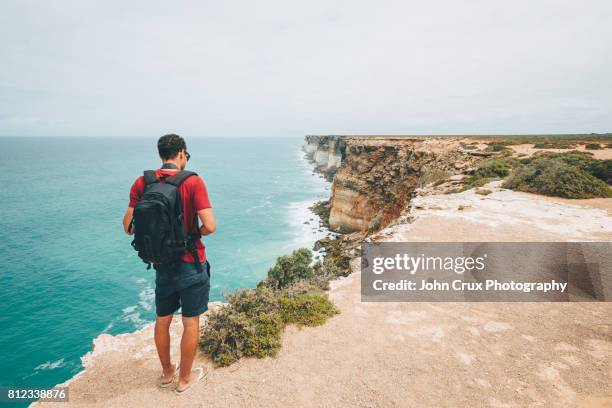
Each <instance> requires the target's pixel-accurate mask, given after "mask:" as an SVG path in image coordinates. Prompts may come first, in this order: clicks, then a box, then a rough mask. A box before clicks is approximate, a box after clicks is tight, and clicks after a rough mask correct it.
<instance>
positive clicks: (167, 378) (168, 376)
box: [159, 364, 178, 388]
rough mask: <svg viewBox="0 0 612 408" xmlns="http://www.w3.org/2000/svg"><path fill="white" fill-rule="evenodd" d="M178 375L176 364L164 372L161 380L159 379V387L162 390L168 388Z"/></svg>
mask: <svg viewBox="0 0 612 408" xmlns="http://www.w3.org/2000/svg"><path fill="white" fill-rule="evenodd" d="M177 373H178V367H177V365H176V364H171V365H170V367H168V369H167V370H166V369H164V370H163V371H162V375H161V378H160V379H159V386H160V387H162V388H165V387H168V386H169V385H171V384H172V383H173V382H174V378H175V377H176V374H177Z"/></svg>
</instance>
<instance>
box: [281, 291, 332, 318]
mask: <svg viewBox="0 0 612 408" xmlns="http://www.w3.org/2000/svg"><path fill="white" fill-rule="evenodd" d="M279 305H280V309H281V314H282V318H283V320H284V322H285V323H294V324H297V325H298V326H320V325H322V324H323V323H325V322H326V321H327V319H329V318H330V317H332V316H333V315H335V314H336V313H338V309H337V308H336V306H334V304H333V303H332V302H331V301H330V300H329V299H328V298H327V296H325V295H324V294H323V293H318V292H317V291H316V290H315V289H308V290H305V291H287V290H284V291H283V293H282V294H281V296H280V300H279Z"/></svg>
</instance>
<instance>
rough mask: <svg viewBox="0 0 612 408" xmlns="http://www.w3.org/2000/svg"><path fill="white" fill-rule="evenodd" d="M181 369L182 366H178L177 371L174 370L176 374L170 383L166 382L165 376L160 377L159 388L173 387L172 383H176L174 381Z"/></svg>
mask: <svg viewBox="0 0 612 408" xmlns="http://www.w3.org/2000/svg"><path fill="white" fill-rule="evenodd" d="M180 369H181V365H180V364H177V366H176V369H175V370H174V374H172V379H171V380H170V381H168V382H164V376H163V374H162V375H161V376H160V377H159V387H160V388H168V387H169V386H171V385H172V383H174V380H175V379H176V375H177V374H178V373H179V370H180Z"/></svg>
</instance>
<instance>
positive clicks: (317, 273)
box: [200, 248, 342, 366]
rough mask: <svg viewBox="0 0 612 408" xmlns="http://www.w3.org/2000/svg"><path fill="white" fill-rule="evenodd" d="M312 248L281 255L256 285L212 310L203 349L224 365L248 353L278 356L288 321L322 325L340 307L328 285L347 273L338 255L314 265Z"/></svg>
mask: <svg viewBox="0 0 612 408" xmlns="http://www.w3.org/2000/svg"><path fill="white" fill-rule="evenodd" d="M311 261H312V252H311V251H310V250H308V249H305V248H302V249H299V250H296V251H294V252H293V253H292V254H291V255H289V256H281V257H279V258H278V259H277V261H276V264H275V265H274V266H273V267H272V268H270V271H269V272H268V278H267V279H265V280H264V281H262V282H260V283H259V284H258V285H257V287H256V288H255V289H242V290H237V291H236V292H234V293H230V294H226V295H225V297H226V299H227V304H226V305H224V306H223V307H221V308H220V309H219V310H217V311H215V312H212V313H211V314H210V316H209V317H208V321H207V322H206V324H205V325H204V327H203V328H202V331H201V335H200V348H201V349H202V351H204V352H205V353H206V354H208V355H209V356H210V357H211V359H212V360H213V362H214V363H215V364H217V365H219V366H227V365H230V364H232V363H234V362H235V361H237V360H238V359H240V358H242V357H258V358H261V357H267V356H270V357H273V356H275V355H276V354H277V353H278V350H279V349H280V347H281V335H282V331H283V328H284V327H285V325H287V324H297V325H299V326H318V325H321V324H323V323H325V321H326V320H327V319H329V318H330V317H332V316H333V315H334V314H336V313H339V311H338V309H337V308H336V307H335V306H334V304H333V303H332V302H331V301H330V300H329V299H328V297H327V294H326V293H325V292H324V291H323V288H325V287H327V282H328V281H329V279H331V278H332V277H335V276H339V275H340V274H341V273H342V271H341V270H340V268H339V266H338V265H337V264H336V263H335V262H334V260H333V258H330V259H328V258H325V259H324V261H323V262H320V263H318V264H317V265H315V268H312V267H310V263H311Z"/></svg>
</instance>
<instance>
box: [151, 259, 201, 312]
mask: <svg viewBox="0 0 612 408" xmlns="http://www.w3.org/2000/svg"><path fill="white" fill-rule="evenodd" d="M155 270H156V277H155V312H156V313H157V315H158V316H168V315H170V314H173V313H175V312H176V311H177V310H178V309H179V308H182V311H181V313H182V314H183V316H185V317H193V316H199V315H200V314H202V313H204V312H205V311H206V310H208V295H209V293H210V264H209V263H208V261H206V262H205V263H203V264H202V272H201V273H200V272H198V269H197V267H196V265H195V263H188V262H177V263H175V264H167V265H155Z"/></svg>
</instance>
